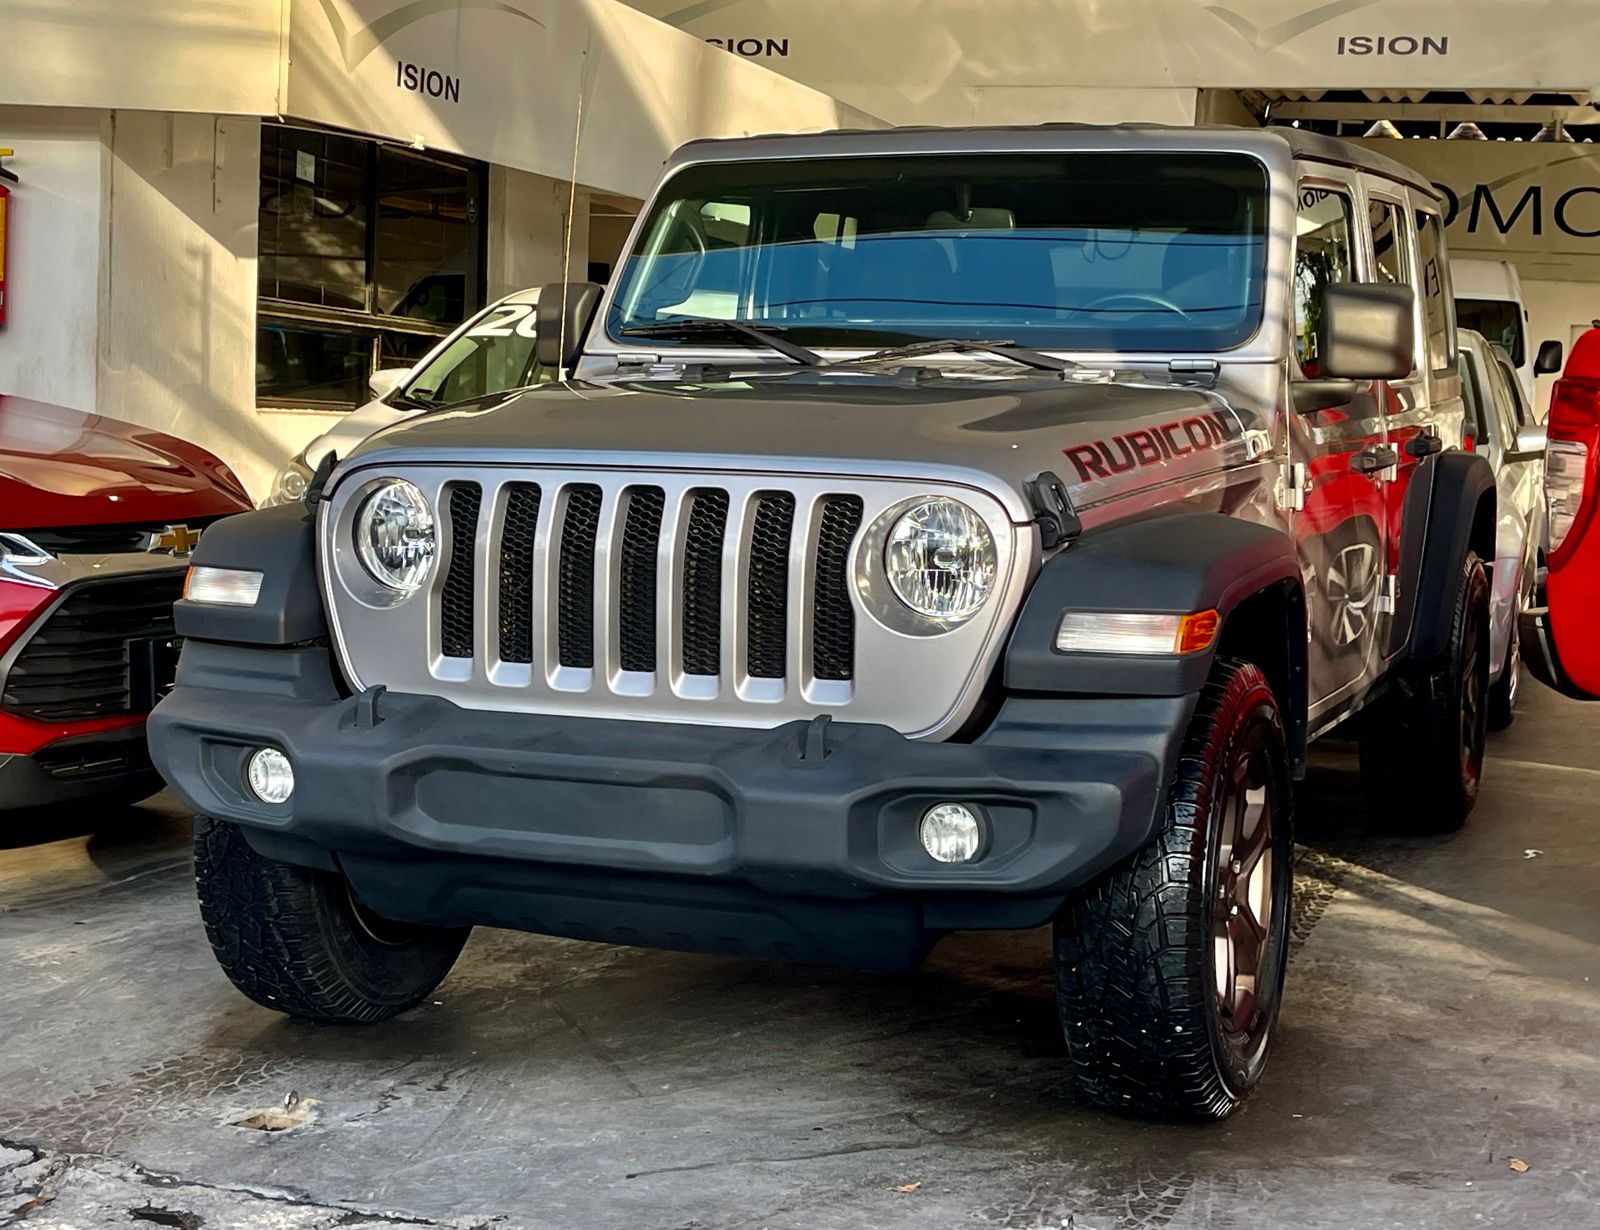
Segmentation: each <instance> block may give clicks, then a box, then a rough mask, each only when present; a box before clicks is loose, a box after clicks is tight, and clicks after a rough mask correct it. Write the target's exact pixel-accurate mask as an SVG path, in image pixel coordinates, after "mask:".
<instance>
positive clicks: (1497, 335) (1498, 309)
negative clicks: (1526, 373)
mask: <svg viewBox="0 0 1600 1230" xmlns="http://www.w3.org/2000/svg"><path fill="white" fill-rule="evenodd" d="M1456 324H1457V325H1459V326H1460V327H1461V328H1463V329H1476V330H1477V331H1478V332H1479V333H1481V334H1483V336H1484V337H1486V338H1488V339H1489V340H1490V341H1491V342H1496V343H1498V344H1499V345H1501V346H1504V347H1505V348H1506V353H1507V354H1509V355H1510V356H1511V361H1512V362H1513V363H1514V364H1516V365H1517V366H1518V367H1521V366H1522V359H1523V349H1522V310H1521V308H1519V307H1518V306H1517V304H1515V303H1513V302H1512V301H1511V300H1509V299H1457V300H1456Z"/></svg>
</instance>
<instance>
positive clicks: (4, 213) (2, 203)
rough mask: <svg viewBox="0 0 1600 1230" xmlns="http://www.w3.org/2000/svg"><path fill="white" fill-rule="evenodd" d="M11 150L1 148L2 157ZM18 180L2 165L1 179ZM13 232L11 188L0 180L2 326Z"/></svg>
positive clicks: (4, 314) (0, 317)
mask: <svg viewBox="0 0 1600 1230" xmlns="http://www.w3.org/2000/svg"><path fill="white" fill-rule="evenodd" d="M10 156H11V151H10V150H8V149H0V158H9V157H10ZM4 180H10V181H11V182H12V183H16V182H17V177H16V176H15V175H13V174H12V173H11V172H10V171H8V170H6V169H5V168H4V167H0V181H4ZM10 233H11V189H10V188H7V187H6V186H5V183H4V182H0V328H4V327H5V323H6V239H7V238H8V237H9V236H10Z"/></svg>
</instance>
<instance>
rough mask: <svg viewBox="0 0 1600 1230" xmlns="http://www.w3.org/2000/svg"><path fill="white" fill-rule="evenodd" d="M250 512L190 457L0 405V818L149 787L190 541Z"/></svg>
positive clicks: (168, 443)
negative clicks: (149, 729)
mask: <svg viewBox="0 0 1600 1230" xmlns="http://www.w3.org/2000/svg"><path fill="white" fill-rule="evenodd" d="M249 507H250V501H249V497H248V495H247V494H246V492H245V489H244V487H243V485H242V484H241V483H240V482H239V480H238V479H237V478H236V477H234V474H233V472H232V471H231V470H229V469H228V467H227V466H225V465H224V464H223V463H222V462H220V461H218V460H217V459H216V458H215V457H213V456H212V455H211V454H210V453H208V452H206V451H205V450H204V449H202V448H198V447H196V446H195V445H193V444H187V443H185V442H184V441H182V440H175V439H173V438H172V437H171V436H165V435H162V434H160V433H159V432H154V431H147V430H145V429H144V428H139V427H133V426H131V425H129V424H127V423H119V422H117V421H115V420H113V419H107V418H102V417H100V416H98V415H92V414H84V413H81V412H80V411H77V410H68V409H65V408H63V407H60V406H49V405H44V404H42V403H40V402H34V401H27V400H24V399H22V398H19V397H8V396H4V395H0V810H11V809H14V808H20V807H35V806H39V805H41V804H46V803H58V802H63V801H69V800H75V799H82V798H86V797H89V796H102V797H104V796H114V797H119V798H125V799H128V800H129V801H132V800H134V799H137V798H142V797H144V796H145V795H148V794H152V793H154V792H155V791H157V790H159V789H160V788H161V780H160V778H159V777H158V776H157V775H156V774H155V772H154V771H153V770H152V769H151V767H150V759H149V756H148V754H147V753H146V751H145V739H144V719H145V715H146V714H147V713H149V711H150V710H151V708H152V707H154V705H155V702H156V701H157V700H158V699H160V697H161V695H162V694H163V693H164V692H165V691H166V689H167V688H169V687H170V686H171V685H172V680H173V673H174V670H175V667H176V664H177V660H178V642H177V639H176V637H175V636H174V634H173V629H172V604H173V602H174V601H175V600H176V599H177V598H178V597H179V596H180V592H181V590H182V587H183V575H184V571H185V569H186V566H187V563H188V560H187V557H188V555H189V553H190V552H191V551H192V550H193V549H194V546H195V544H196V543H197V542H198V541H199V537H200V534H201V532H202V531H203V530H204V529H205V527H206V526H207V525H209V524H210V523H211V522H213V521H215V520H216V519H217V518H219V517H224V516H227V515H228V514H229V513H236V512H240V511H243V510H244V509H247V508H249Z"/></svg>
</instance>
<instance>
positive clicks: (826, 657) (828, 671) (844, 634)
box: [811, 495, 863, 681]
mask: <svg viewBox="0 0 1600 1230" xmlns="http://www.w3.org/2000/svg"><path fill="white" fill-rule="evenodd" d="M862 511H863V505H862V502H861V497H860V496H856V495H830V496H829V497H828V498H827V499H826V500H824V501H823V504H822V517H821V521H820V524H819V526H818V530H817V582H816V594H815V597H814V598H813V601H812V615H811V661H812V669H813V671H814V672H815V674H816V676H817V678H818V679H832V680H840V681H843V680H848V679H851V678H853V677H854V676H855V653H856V612H855V607H853V606H852V605H851V604H850V545H851V544H852V543H853V542H854V541H855V536H856V531H857V530H859V529H860V528H861V516H862Z"/></svg>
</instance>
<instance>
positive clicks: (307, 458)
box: [262, 287, 550, 507]
mask: <svg viewBox="0 0 1600 1230" xmlns="http://www.w3.org/2000/svg"><path fill="white" fill-rule="evenodd" d="M538 306H539V291H538V288H537V287H535V288H534V289H531V290H519V291H517V292H516V293H515V294H510V295H507V296H506V297H505V298H504V299H501V300H498V301H497V302H495V303H491V304H490V305H489V306H488V307H486V308H484V309H483V311H481V312H479V313H478V314H477V315H476V316H474V317H472V318H471V319H469V320H468V321H467V322H466V323H465V324H463V325H462V326H461V327H460V328H459V329H457V330H456V331H455V332H454V333H452V334H451V335H450V336H449V337H447V338H445V339H444V340H443V341H442V342H440V343H439V344H438V345H437V346H435V347H434V348H433V349H432V350H430V351H429V352H428V353H427V354H426V355H424V356H423V358H422V360H421V361H420V362H418V363H417V364H416V365H415V366H412V367H389V368H384V369H383V370H381V371H376V372H373V373H372V378H371V379H370V380H368V381H367V389H368V391H370V392H371V394H372V400H371V401H369V402H367V403H366V405H364V406H362V407H360V408H359V409H357V410H352V411H351V412H350V413H349V414H347V415H345V416H344V418H342V419H341V420H340V421H339V423H338V425H337V426H335V427H330V428H329V429H328V430H327V431H325V432H323V433H322V434H321V435H320V436H318V437H317V438H316V439H315V440H313V441H311V443H310V444H308V445H306V446H305V448H303V449H301V450H300V452H299V453H297V454H296V455H295V456H294V457H293V458H291V459H290V460H289V462H288V463H287V464H286V465H285V466H284V467H283V469H281V470H279V471H278V476H277V477H276V478H275V479H273V482H272V490H271V492H270V493H269V494H268V495H267V498H266V499H265V500H263V501H262V506H263V507H267V506H270V505H273V504H292V503H293V502H294V501H296V500H298V499H300V497H301V496H303V495H305V491H306V484H307V483H308V482H310V481H311V476H312V474H313V473H315V472H316V468H317V466H318V465H319V464H320V463H321V462H322V460H323V458H324V457H326V456H327V455H328V454H329V453H333V454H335V455H337V456H339V457H343V456H345V455H346V454H347V453H349V451H350V450H351V449H353V448H354V447H355V446H356V445H358V444H360V443H361V441H363V440H365V439H366V438H367V437H368V436H370V435H372V434H373V433H374V432H376V431H380V430H381V429H383V428H385V427H388V426H391V425H392V424H394V423H398V422H400V421H402V420H403V419H406V418H408V417H410V416H411V415H413V414H417V413H419V412H421V411H424V410H438V409H442V408H443V407H445V406H454V405H459V404H461V403H462V402H467V401H475V400H477V399H478V398H482V397H492V396H498V395H502V394H509V393H511V392H514V391H515V390H517V389H525V388H528V387H529V386H530V385H535V384H542V383H544V381H545V380H547V379H549V378H550V376H549V374H547V373H546V371H545V370H544V368H542V367H541V366H540V365H539V362H538V360H537V358H536V357H535V355H534V345H533V343H534V338H535V319H536V316H537V311H536V309H537V308H538Z"/></svg>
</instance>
